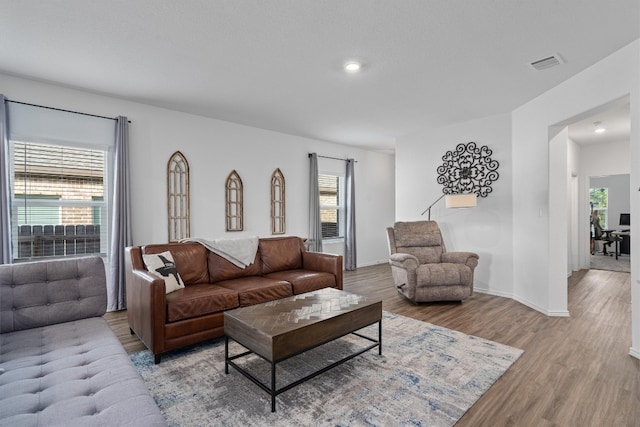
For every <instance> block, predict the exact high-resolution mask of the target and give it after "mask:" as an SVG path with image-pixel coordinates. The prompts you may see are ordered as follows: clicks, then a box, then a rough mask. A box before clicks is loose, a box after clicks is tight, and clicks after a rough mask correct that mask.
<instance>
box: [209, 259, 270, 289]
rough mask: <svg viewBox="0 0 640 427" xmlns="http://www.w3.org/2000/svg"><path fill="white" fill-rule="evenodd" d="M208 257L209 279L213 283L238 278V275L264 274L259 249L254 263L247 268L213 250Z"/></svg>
mask: <svg viewBox="0 0 640 427" xmlns="http://www.w3.org/2000/svg"><path fill="white" fill-rule="evenodd" d="M207 259H208V265H209V281H210V282H211V283H215V282H219V281H221V280H229V279H236V278H238V277H247V276H260V275H261V274H262V266H261V265H260V255H259V252H257V251H256V257H255V259H254V260H253V264H251V265H249V266H247V267H246V268H240V267H238V266H237V265H235V264H233V263H232V262H230V261H227V260H226V259H224V258H223V257H221V256H220V255H218V254H216V253H213V252H209V254H208V255H207Z"/></svg>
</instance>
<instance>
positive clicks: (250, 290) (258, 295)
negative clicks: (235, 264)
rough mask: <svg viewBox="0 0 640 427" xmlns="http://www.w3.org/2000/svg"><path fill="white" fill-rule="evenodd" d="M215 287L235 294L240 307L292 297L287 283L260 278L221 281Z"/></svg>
mask: <svg viewBox="0 0 640 427" xmlns="http://www.w3.org/2000/svg"><path fill="white" fill-rule="evenodd" d="M216 285H218V286H222V287H224V288H227V289H230V290H233V291H235V292H237V293H238V299H239V302H240V306H241V307H245V306H247V305H253V304H259V303H261V302H267V301H273V300H276V299H280V298H285V297H290V296H292V295H293V290H292V288H291V284H290V283H289V282H285V281H284V280H276V279H269V278H266V277H261V276H254V277H241V278H238V279H232V280H223V281H221V282H217V283H216Z"/></svg>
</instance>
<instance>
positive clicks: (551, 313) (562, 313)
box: [513, 295, 571, 317]
mask: <svg viewBox="0 0 640 427" xmlns="http://www.w3.org/2000/svg"><path fill="white" fill-rule="evenodd" d="M513 300H515V301H518V302H519V303H520V304H523V305H526V306H527V307H529V308H532V309H534V310H535V311H539V312H540V313H542V314H544V315H545V316H549V317H571V316H570V314H569V311H567V310H562V311H554V310H545V309H544V308H542V307H540V306H539V305H537V304H535V303H532V302H531V301H528V300H526V299H524V298H521V297H518V296H517V295H514V296H513Z"/></svg>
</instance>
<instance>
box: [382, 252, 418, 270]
mask: <svg viewBox="0 0 640 427" xmlns="http://www.w3.org/2000/svg"><path fill="white" fill-rule="evenodd" d="M389 264H391V266H392V267H398V268H403V269H405V270H408V271H413V270H415V269H416V268H418V266H419V265H420V261H418V258H416V257H415V256H413V255H411V254H403V253H395V254H391V256H390V257H389Z"/></svg>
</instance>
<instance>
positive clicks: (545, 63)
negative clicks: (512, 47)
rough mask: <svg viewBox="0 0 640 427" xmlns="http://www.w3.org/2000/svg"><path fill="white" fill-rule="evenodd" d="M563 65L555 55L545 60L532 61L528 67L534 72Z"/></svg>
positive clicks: (562, 61)
mask: <svg viewBox="0 0 640 427" xmlns="http://www.w3.org/2000/svg"><path fill="white" fill-rule="evenodd" d="M560 64H564V60H563V59H562V57H561V56H560V55H558V54H557V53H556V54H555V55H551V56H549V57H547V58H543V59H538V60H537V61H533V62H532V63H531V64H529V66H530V67H531V68H533V69H534V70H536V71H542V70H547V69H549V68H552V67H555V66H556V65H560Z"/></svg>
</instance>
